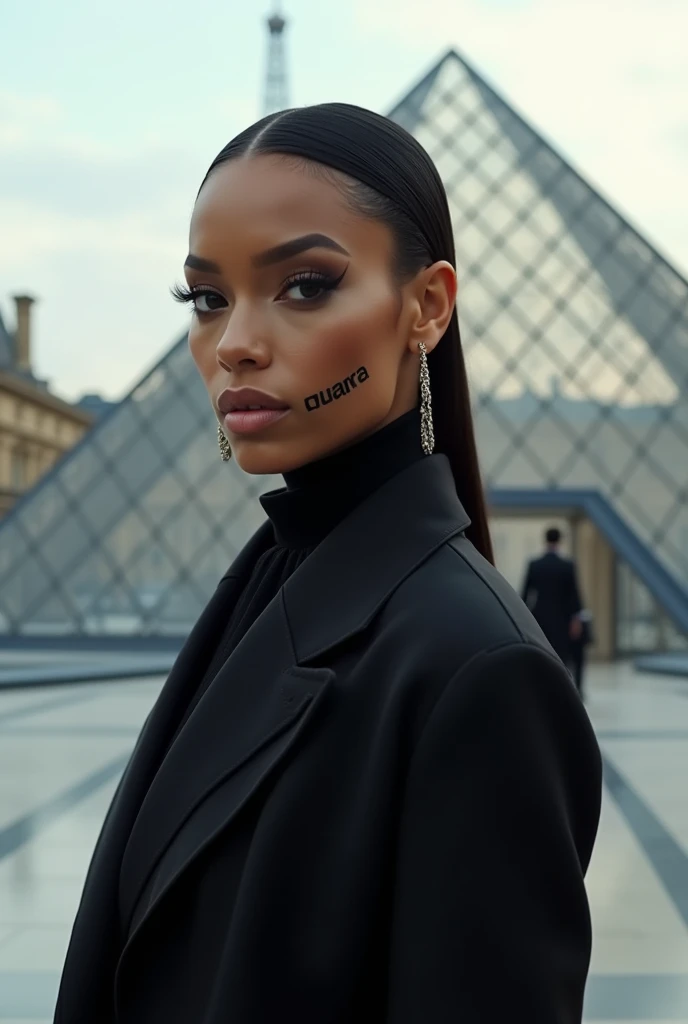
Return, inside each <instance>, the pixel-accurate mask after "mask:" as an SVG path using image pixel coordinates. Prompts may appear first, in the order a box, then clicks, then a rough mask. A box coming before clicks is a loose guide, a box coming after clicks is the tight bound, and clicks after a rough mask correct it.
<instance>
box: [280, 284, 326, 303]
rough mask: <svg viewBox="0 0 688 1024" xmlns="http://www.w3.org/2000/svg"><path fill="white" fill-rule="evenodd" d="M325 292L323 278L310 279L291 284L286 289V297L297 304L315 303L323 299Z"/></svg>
mask: <svg viewBox="0 0 688 1024" xmlns="http://www.w3.org/2000/svg"><path fill="white" fill-rule="evenodd" d="M325 290H326V284H325V282H324V280H323V279H322V278H310V279H308V280H304V281H295V282H294V283H293V284H290V285H289V286H288V287H287V288H285V290H284V295H285V297H286V298H289V299H292V300H294V301H295V302H313V301H314V300H315V299H319V298H321V297H322V295H323V293H324V292H325Z"/></svg>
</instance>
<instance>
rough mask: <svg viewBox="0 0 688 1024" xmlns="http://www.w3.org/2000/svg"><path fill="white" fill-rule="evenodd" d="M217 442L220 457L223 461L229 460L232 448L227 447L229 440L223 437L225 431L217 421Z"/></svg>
mask: <svg viewBox="0 0 688 1024" xmlns="http://www.w3.org/2000/svg"><path fill="white" fill-rule="evenodd" d="M217 443H218V445H219V446H220V457H221V458H222V461H223V462H229V460H230V459H231V457H232V449H231V448H230V447H229V441H228V440H227V438H226V437H225V432H224V430H223V429H222V427H221V426H220V424H219V423H218V425H217Z"/></svg>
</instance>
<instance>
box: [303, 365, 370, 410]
mask: <svg viewBox="0 0 688 1024" xmlns="http://www.w3.org/2000/svg"><path fill="white" fill-rule="evenodd" d="M369 376H370V374H369V373H368V371H367V370H366V368H365V366H361V367H359V369H358V370H356V371H355V372H354V373H352V374H351V376H350V377H345V378H344V380H341V381H337V383H336V384H333V385H332V387H331V388H328V389H327V391H320V392H319V393H318V394H316V395H309V396H308V398H305V399H304V403H305V406H306V409H307V410H308V412H315V410H316V409H319V408H320V406H321V405H329V403H330V402H332V401H336V400H337V399H338V398H343V397H344V395H348V394H350V393H351V392H352V391H353V390H354V388H356V387H358V385H359V384H363V382H364V381H366V380H368V377H369Z"/></svg>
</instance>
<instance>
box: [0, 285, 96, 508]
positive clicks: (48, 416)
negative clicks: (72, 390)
mask: <svg viewBox="0 0 688 1024" xmlns="http://www.w3.org/2000/svg"><path fill="white" fill-rule="evenodd" d="M14 301H15V306H16V328H15V330H14V331H13V332H12V333H10V331H8V329H7V328H6V326H5V324H4V323H3V320H2V317H0V517H2V516H4V515H5V513H6V512H7V511H8V509H10V508H11V507H12V505H13V504H14V503H15V501H16V500H17V498H19V497H20V496H21V495H22V494H23V493H24V492H25V491H27V490H29V489H30V488H31V487H32V486H33V485H34V484H35V483H36V481H37V480H39V478H40V477H42V476H43V474H44V473H45V472H46V471H47V470H49V469H50V468H51V466H53V465H54V464H55V462H57V460H58V459H59V458H60V457H61V456H62V455H63V454H64V453H65V452H66V451H69V449H70V448H72V447H73V446H74V445H75V444H76V442H77V441H79V440H80V439H81V437H83V435H84V434H85V433H86V431H87V430H88V429H89V427H90V426H91V424H92V422H93V416H92V415H91V414H90V413H89V412H86V411H85V410H84V409H81V408H79V407H78V406H74V405H70V404H69V403H68V402H64V401H62V399H60V398H57V397H56V396H55V395H53V394H51V393H50V391H49V390H48V388H47V386H46V385H45V383H44V382H42V381H40V380H39V379H38V378H36V377H35V376H34V373H33V369H32V364H31V307H32V305H33V302H34V300H33V299H32V298H31V297H30V296H28V295H20V296H16V297H15V300H14Z"/></svg>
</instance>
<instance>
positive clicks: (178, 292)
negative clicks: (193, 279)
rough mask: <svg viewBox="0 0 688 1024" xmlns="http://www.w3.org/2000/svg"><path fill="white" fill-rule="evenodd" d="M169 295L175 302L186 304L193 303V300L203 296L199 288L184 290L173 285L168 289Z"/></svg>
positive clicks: (181, 286) (179, 285)
mask: <svg viewBox="0 0 688 1024" xmlns="http://www.w3.org/2000/svg"><path fill="white" fill-rule="evenodd" d="M170 294H171V295H172V298H173V299H174V301H175V302H181V303H183V304H186V303H188V302H193V301H194V299H196V298H198V296H199V295H202V294H203V291H202V290H201V289H200V288H196V289H191V288H184V287H183V285H181V284H175V286H174V287H173V288H170Z"/></svg>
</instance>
